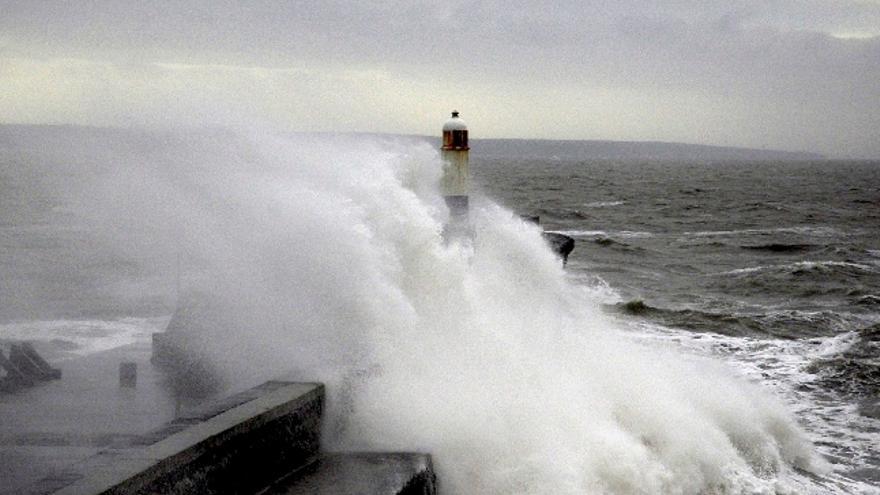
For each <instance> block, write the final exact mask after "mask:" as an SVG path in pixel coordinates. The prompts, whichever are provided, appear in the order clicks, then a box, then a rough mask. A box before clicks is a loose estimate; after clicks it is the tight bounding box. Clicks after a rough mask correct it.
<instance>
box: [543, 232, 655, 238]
mask: <svg viewBox="0 0 880 495" xmlns="http://www.w3.org/2000/svg"><path fill="white" fill-rule="evenodd" d="M553 232H557V233H560V234H565V235H567V236H571V237H625V238H630V239H636V238H645V237H654V236H655V235H656V234H654V233H653V232H641V231H634V230H611V231H604V230H554V231H553Z"/></svg>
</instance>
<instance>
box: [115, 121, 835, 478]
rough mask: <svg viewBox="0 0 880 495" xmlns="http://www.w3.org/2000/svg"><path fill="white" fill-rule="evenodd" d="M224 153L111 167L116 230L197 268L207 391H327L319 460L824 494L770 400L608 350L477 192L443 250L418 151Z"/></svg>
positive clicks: (256, 146) (433, 171)
mask: <svg viewBox="0 0 880 495" xmlns="http://www.w3.org/2000/svg"><path fill="white" fill-rule="evenodd" d="M218 146H231V144H229V143H228V142H224V143H218ZM240 146H241V147H242V148H244V149H249V150H256V151H254V155H253V156H251V157H249V158H248V159H247V160H230V161H229V162H227V163H224V162H219V163H217V162H215V163H211V164H210V166H202V165H201V164H200V165H198V166H192V165H191V164H186V163H176V164H174V167H173V168H169V169H158V170H153V173H155V174H156V175H158V176H159V177H163V176H168V175H171V176H172V177H175V180H174V181H169V182H167V183H166V182H165V181H163V180H151V178H150V177H149V173H148V171H149V169H146V170H145V169H143V168H141V169H139V172H138V173H133V174H131V176H132V177H134V178H135V179H137V180H136V181H135V182H136V183H123V184H120V183H119V180H122V179H124V178H125V177H126V174H117V175H116V176H115V177H118V178H117V179H113V180H111V181H109V182H108V183H107V184H105V185H106V186H108V187H110V188H112V189H113V190H115V191H116V193H115V194H113V195H112V198H113V201H112V202H111V203H110V204H112V205H115V206H117V207H118V202H119V201H123V202H125V201H128V202H134V203H133V204H128V205H126V207H125V208H123V211H130V212H137V213H138V215H136V216H135V217H134V218H131V219H128V220H129V221H131V222H133V223H134V228H143V229H144V230H145V231H150V229H153V230H160V231H165V232H166V233H167V234H168V237H169V238H173V242H174V243H175V244H176V245H182V246H183V248H182V249H184V250H185V252H186V253H187V258H188V259H198V260H199V263H198V266H207V267H210V270H209V271H210V274H200V275H198V276H194V275H192V276H190V277H189V282H190V283H191V284H195V283H196V282H195V280H196V279H200V280H210V282H206V283H204V285H205V286H206V287H209V288H210V290H211V291H212V293H213V294H214V297H216V298H218V299H220V300H222V304H220V305H219V307H221V308H225V311H226V312H225V313H224V314H221V315H215V317H216V318H217V320H218V321H222V322H224V323H225V324H222V325H218V326H217V327H216V328H215V329H214V332H216V334H215V335H208V336H206V337H205V338H204V339H203V341H204V342H205V345H206V352H208V353H209V354H211V355H212V356H214V360H215V361H216V363H217V365H218V366H219V367H220V368H221V369H223V370H225V372H226V373H227V374H228V375H229V376H237V377H242V376H245V375H249V376H251V377H252V378H254V379H257V378H265V377H269V376H274V375H276V374H278V373H281V372H288V371H291V370H292V372H293V374H294V375H295V376H297V377H298V378H300V379H303V380H316V381H323V382H326V383H327V384H328V391H329V393H330V396H329V398H328V409H329V411H328V415H329V417H328V428H327V430H326V438H325V442H326V444H327V446H328V447H329V448H331V449H367V450H390V449H394V450H408V451H427V452H431V453H432V454H433V455H434V461H435V466H436V468H437V470H438V474H439V476H440V479H441V480H442V483H443V487H444V491H446V492H447V493H462V494H464V493H473V494H481V493H482V494H490V493H498V494H501V493H559V494H563V493H619V494H630V493H632V494H636V493H683V494H688V493H693V494H696V493H729V494H736V493H772V492H774V491H777V492H785V491H786V490H788V491H798V492H806V493H809V492H810V491H813V492H815V493H820V492H825V491H826V490H825V488H827V487H822V488H818V487H816V486H814V485H811V482H810V481H809V479H810V478H809V476H805V475H804V471H809V472H812V473H823V472H825V471H826V470H827V467H826V465H825V464H824V462H823V461H822V460H821V459H820V458H819V457H818V456H817V455H816V454H815V453H814V451H813V448H812V446H811V444H810V442H809V440H808V438H807V436H806V435H805V434H804V433H803V432H802V430H801V429H800V427H799V426H798V425H797V424H796V422H795V421H794V420H793V419H792V416H791V414H790V413H789V412H787V411H786V409H785V407H783V405H782V404H781V402H780V401H779V400H778V399H775V398H774V397H773V396H772V395H771V394H770V393H769V392H768V391H767V390H766V389H764V388H762V387H761V386H759V385H756V384H753V383H750V382H748V381H746V380H744V379H741V378H736V377H734V376H733V375H734V373H732V372H731V370H730V369H729V368H728V367H726V366H724V365H722V364H720V363H719V362H718V361H717V360H714V359H711V358H704V357H698V356H693V355H690V354H685V353H682V352H678V351H676V350H675V349H666V348H657V347H656V346H651V345H645V344H644V343H640V342H634V341H633V340H632V339H630V338H628V337H626V336H625V335H624V333H623V332H622V331H621V330H620V328H619V327H618V325H617V324H616V323H615V319H614V318H612V317H611V316H609V315H607V314H606V313H605V312H604V311H603V310H602V307H601V304H600V302H601V301H600V299H599V298H597V297H596V296H595V295H594V292H592V291H591V290H590V289H589V288H585V287H581V286H578V285H575V284H572V283H571V282H570V281H569V280H568V279H567V277H566V275H565V272H564V271H563V269H562V266H561V264H560V262H559V260H557V259H556V257H555V256H554V255H553V254H552V253H551V252H550V251H549V250H548V249H547V247H546V245H545V243H544V241H543V240H542V238H541V236H540V229H539V227H537V226H535V225H532V224H529V223H527V222H523V221H522V220H520V219H518V218H515V217H514V216H513V215H512V214H511V213H510V212H509V211H505V210H504V209H503V208H501V207H499V206H498V205H496V204H494V203H493V202H491V201H489V200H488V199H486V198H479V197H477V198H472V201H473V202H472V205H471V221H472V227H473V232H474V235H473V238H472V240H470V241H468V240H460V241H452V242H445V241H444V239H443V237H442V235H441V232H442V230H443V224H444V222H445V221H446V219H447V216H448V212H447V210H446V207H445V205H444V201H443V198H442V197H441V196H440V193H439V192H438V183H439V178H440V170H441V163H440V159H439V157H438V156H437V153H436V151H435V150H434V149H433V148H431V147H429V146H427V145H413V144H404V143H400V142H395V141H377V140H370V139H365V140H355V139H352V140H345V139H341V140H340V139H336V140H316V139H314V138H312V139H306V138H274V137H266V136H253V137H252V138H251V139H250V140H247V141H246V142H245V143H243V144H241V145H240ZM229 156H236V157H240V156H241V153H239V154H236V153H230V154H229ZM145 175H146V176H145ZM144 179H146V180H144ZM169 183H170V184H185V185H186V187H185V188H176V187H171V186H168V184H169ZM145 186H146V187H145ZM144 189H146V190H144ZM155 197H161V198H162V199H163V204H162V207H161V208H158V207H157V208H153V209H151V208H152V207H155V205H154V204H152V205H151V208H145V207H143V206H142V205H138V204H137V201H139V198H140V200H142V201H147V202H149V201H151V200H152V198H155ZM116 211H119V208H117V210H116ZM151 211H153V212H154V213H144V212H151ZM155 212H157V213H155ZM151 215H153V216H152V217H151ZM170 223H174V225H173V226H172V225H169V224H170ZM631 234H638V235H643V234H645V233H631ZM617 235H621V236H624V235H623V233H617ZM160 237H161V236H160ZM255 362H259V363H260V366H259V369H255V368H256V366H255ZM254 375H263V376H261V377H256V376H254ZM817 486H818V485H817ZM811 487H812V488H811Z"/></svg>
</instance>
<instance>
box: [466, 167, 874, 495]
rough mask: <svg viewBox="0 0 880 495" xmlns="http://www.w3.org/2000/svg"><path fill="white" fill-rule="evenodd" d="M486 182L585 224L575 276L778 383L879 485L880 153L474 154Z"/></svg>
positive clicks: (568, 228) (616, 310)
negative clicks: (738, 157)
mask: <svg viewBox="0 0 880 495" xmlns="http://www.w3.org/2000/svg"><path fill="white" fill-rule="evenodd" d="M473 170H474V173H475V175H476V179H475V181H476V182H477V183H478V184H479V187H480V188H481V189H482V190H483V191H485V193H486V194H488V195H489V196H491V197H493V198H496V199H497V200H499V201H500V202H502V203H503V204H505V205H506V206H509V207H510V208H511V209H513V210H515V211H516V212H517V213H520V214H526V215H540V217H541V223H542V225H543V226H544V228H545V229H546V230H552V231H557V232H562V233H565V234H568V235H570V236H572V237H574V238H575V239H576V240H577V246H576V248H575V250H574V252H573V253H572V255H571V256H570V258H569V263H568V270H569V272H570V276H571V277H572V278H573V279H575V280H578V281H579V282H581V283H583V284H585V285H588V286H592V287H604V288H605V292H606V293H607V294H608V296H607V298H606V308H607V310H608V311H609V312H611V313H613V314H617V315H619V316H620V317H621V319H622V320H624V321H625V322H627V323H628V324H629V325H630V326H631V327H632V328H634V329H635V331H636V332H637V333H639V334H640V335H649V334H650V335H653V336H654V337H656V338H658V339H660V340H674V341H676V342H678V343H681V344H682V345H685V346H693V347H695V348H699V349H700V350H701V351H702V352H707V353H710V354H714V355H718V356H720V357H722V358H723V359H725V360H727V361H728V362H729V363H731V364H732V365H733V366H735V367H738V368H740V369H742V370H743V372H744V374H746V375H747V376H749V377H750V378H752V379H756V380H759V381H764V382H766V383H768V384H770V385H771V386H773V387H775V388H776V389H777V390H778V391H779V393H780V394H781V395H784V396H787V398H788V400H789V401H790V403H791V404H792V406H793V407H795V408H796V409H800V412H801V419H802V421H804V422H805V423H807V424H808V425H809V427H810V428H812V430H813V432H820V431H821V432H822V434H817V437H816V438H815V441H816V442H817V444H819V445H820V446H822V447H823V448H824V453H825V454H826V456H828V457H829V458H831V459H836V460H837V461H838V462H841V463H848V462H850V461H851V460H852V459H853V458H856V459H858V462H856V463H855V464H856V465H857V466H858V467H856V468H855V469H852V470H851V474H852V475H853V476H854V477H855V478H856V479H862V480H866V481H868V482H869V483H870V484H880V422H878V421H877V419H880V162H833V161H819V162H718V163H709V162H702V163H680V162H679V163H676V162H663V163H659V162H639V161H627V162H611V161H557V160H542V161H537V160H534V159H531V160H515V159H498V160H495V159H492V160H480V159H479V158H476V159H475V160H474V164H473Z"/></svg>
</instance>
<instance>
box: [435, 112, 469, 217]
mask: <svg viewBox="0 0 880 495" xmlns="http://www.w3.org/2000/svg"><path fill="white" fill-rule="evenodd" d="M440 149H441V154H442V157H443V196H444V197H445V198H446V206H448V207H449V216H450V218H449V223H450V224H459V225H463V224H466V223H467V219H468V188H469V182H470V179H469V178H468V150H469V149H470V147H468V130H467V125H465V123H464V121H463V120H461V118H460V117H459V116H458V111H455V110H453V112H452V118H450V119H449V120H447V121H446V123H445V124H443V146H442V147H441V148H440Z"/></svg>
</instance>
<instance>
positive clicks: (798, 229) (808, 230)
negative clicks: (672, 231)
mask: <svg viewBox="0 0 880 495" xmlns="http://www.w3.org/2000/svg"><path fill="white" fill-rule="evenodd" d="M774 233H788V234H801V235H813V236H818V237H828V236H835V235H840V231H839V230H837V229H834V228H832V227H825V226H813V225H797V226H793V227H779V228H772V229H739V230H704V231H696V232H683V233H682V235H686V236H693V237H716V236H732V235H753V234H774Z"/></svg>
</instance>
